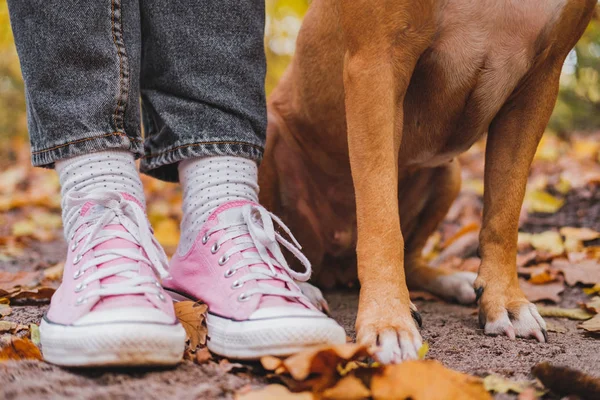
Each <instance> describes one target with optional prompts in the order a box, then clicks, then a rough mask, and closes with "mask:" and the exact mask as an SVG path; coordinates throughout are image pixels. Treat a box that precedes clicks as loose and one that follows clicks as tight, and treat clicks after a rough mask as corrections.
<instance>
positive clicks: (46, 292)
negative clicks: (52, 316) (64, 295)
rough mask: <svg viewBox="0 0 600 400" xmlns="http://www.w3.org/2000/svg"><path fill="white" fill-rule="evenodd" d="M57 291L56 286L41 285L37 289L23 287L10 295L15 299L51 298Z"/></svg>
mask: <svg viewBox="0 0 600 400" xmlns="http://www.w3.org/2000/svg"><path fill="white" fill-rule="evenodd" d="M55 291H56V289H55V288H51V287H46V286H41V287H38V288H35V289H22V290H19V291H17V292H14V293H12V294H10V295H9V296H8V297H9V298H10V299H14V300H49V299H50V298H51V297H52V295H53V294H54V292H55Z"/></svg>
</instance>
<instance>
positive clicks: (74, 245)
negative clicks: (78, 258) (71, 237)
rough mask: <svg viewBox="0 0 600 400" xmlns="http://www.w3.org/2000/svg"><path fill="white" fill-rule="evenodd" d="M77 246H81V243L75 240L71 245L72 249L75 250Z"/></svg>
mask: <svg viewBox="0 0 600 400" xmlns="http://www.w3.org/2000/svg"><path fill="white" fill-rule="evenodd" d="M77 246H79V243H77V242H73V245H72V246H71V251H75V250H76V249H77Z"/></svg>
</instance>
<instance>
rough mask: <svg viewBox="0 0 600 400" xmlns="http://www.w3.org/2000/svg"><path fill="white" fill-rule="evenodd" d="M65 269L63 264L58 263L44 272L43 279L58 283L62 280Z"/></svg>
mask: <svg viewBox="0 0 600 400" xmlns="http://www.w3.org/2000/svg"><path fill="white" fill-rule="evenodd" d="M64 269H65V263H64V262H61V263H58V264H56V265H54V266H52V267H50V268H46V269H45V270H44V278H46V279H48V280H51V281H58V280H60V279H61V278H62V275H63V270H64Z"/></svg>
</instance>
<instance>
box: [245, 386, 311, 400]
mask: <svg viewBox="0 0 600 400" xmlns="http://www.w3.org/2000/svg"><path fill="white" fill-rule="evenodd" d="M235 398H236V400H313V398H314V397H313V395H312V393H310V392H302V393H292V392H290V391H289V390H288V389H287V388H286V387H285V386H283V385H268V386H265V387H264V388H262V389H258V390H254V391H252V392H248V393H244V394H237V395H236V396H235Z"/></svg>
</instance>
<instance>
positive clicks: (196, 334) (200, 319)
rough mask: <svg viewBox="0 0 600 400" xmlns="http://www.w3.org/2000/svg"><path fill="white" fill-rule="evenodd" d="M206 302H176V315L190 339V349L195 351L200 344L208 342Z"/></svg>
mask: <svg viewBox="0 0 600 400" xmlns="http://www.w3.org/2000/svg"><path fill="white" fill-rule="evenodd" d="M207 309H208V306H207V305H206V304H202V303H195V302H193V301H180V302H177V303H175V315H176V316H177V318H178V319H179V322H181V325H183V328H184V329H185V332H186V334H187V340H189V341H190V349H191V350H192V351H195V350H196V348H197V347H198V345H201V344H202V345H203V344H206V332H207V331H206V324H205V323H204V321H205V313H206V310H207Z"/></svg>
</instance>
